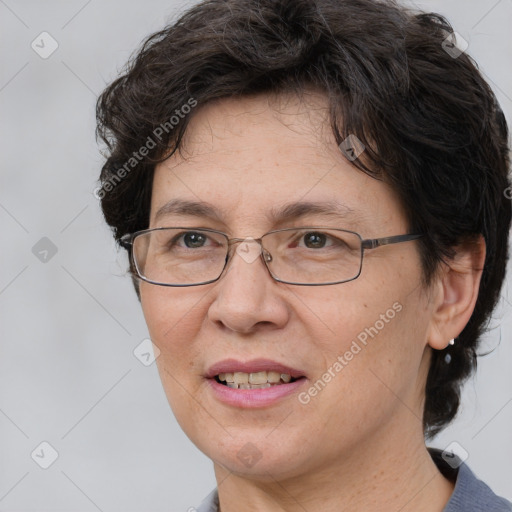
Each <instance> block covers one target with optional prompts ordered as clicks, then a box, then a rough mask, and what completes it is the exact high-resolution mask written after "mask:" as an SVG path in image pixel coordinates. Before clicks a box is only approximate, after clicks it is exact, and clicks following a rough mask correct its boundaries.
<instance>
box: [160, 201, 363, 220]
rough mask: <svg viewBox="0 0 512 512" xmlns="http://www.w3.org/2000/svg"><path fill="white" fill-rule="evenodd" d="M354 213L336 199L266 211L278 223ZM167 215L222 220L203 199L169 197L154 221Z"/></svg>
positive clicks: (336, 216) (301, 202)
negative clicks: (314, 215)
mask: <svg viewBox="0 0 512 512" xmlns="http://www.w3.org/2000/svg"><path fill="white" fill-rule="evenodd" d="M353 213H354V210H353V209H352V208H349V207H348V206H347V205H345V204H342V203H340V202H338V201H322V202H309V201H298V202H294V203H287V204H285V205H283V206H280V207H273V208H271V210H270V212H269V213H267V219H268V220H269V221H270V222H273V223H276V224H279V223H283V222H286V221H290V220H296V219H299V218H301V217H305V216H306V215H312V214H316V215H323V216H326V217H332V218H335V219H340V218H346V217H349V216H351V215H352V214H353ZM169 215H182V216H190V217H203V218H204V217H209V218H211V219H215V220H218V221H222V217H223V215H222V212H221V211H219V210H218V209H217V208H216V207H214V206H213V205H211V204H210V203H207V202H204V201H190V200H184V199H171V200H170V201H168V202H167V203H165V204H164V205H163V206H162V207H161V208H159V209H158V211H157V212H156V214H155V221H157V220H159V219H160V218H162V217H166V216H169Z"/></svg>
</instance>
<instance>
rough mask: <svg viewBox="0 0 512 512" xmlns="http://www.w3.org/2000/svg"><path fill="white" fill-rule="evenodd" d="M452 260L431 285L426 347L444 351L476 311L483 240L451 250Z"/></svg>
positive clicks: (481, 269) (473, 239) (476, 240)
mask: <svg viewBox="0 0 512 512" xmlns="http://www.w3.org/2000/svg"><path fill="white" fill-rule="evenodd" d="M454 249H455V251H456V253H455V256H454V257H453V258H452V259H451V260H449V261H447V262H445V263H443V264H442V266H441V268H440V270H439V273H438V276H437V278H436V280H435V283H433V287H432V291H433V311H432V318H431V320H430V325H429V330H428V338H427V340H428V344H429V345H430V347H432V348H433V349H436V350H442V349H444V348H446V347H447V345H448V344H449V342H450V340H451V339H452V338H456V337H457V336H458V335H459V334H460V333H461V331H462V330H463V329H464V327H465V326H466V324H467V323H468V322H469V319H470V318H471V315H472V314H473V310H474V309H475V304H476V299H477V297H478V290H479V288H480V279H481V277H482V271H483V267H484V262H485V240H484V238H483V236H482V235H478V236H475V237H473V238H471V239H469V240H467V241H465V242H463V243H461V244H460V245H458V246H457V247H455V248H454Z"/></svg>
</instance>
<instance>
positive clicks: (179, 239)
mask: <svg viewBox="0 0 512 512" xmlns="http://www.w3.org/2000/svg"><path fill="white" fill-rule="evenodd" d="M207 241H208V237H207V236H206V235H205V234H204V233H199V232H197V231H187V232H185V233H180V234H179V235H176V236H175V237H174V238H173V240H172V244H173V245H174V244H178V245H180V246H185V247H186V248H187V249H197V248H199V247H204V246H205V245H206V243H207Z"/></svg>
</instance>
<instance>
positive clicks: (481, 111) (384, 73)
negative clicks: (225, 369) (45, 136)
mask: <svg viewBox="0 0 512 512" xmlns="http://www.w3.org/2000/svg"><path fill="white" fill-rule="evenodd" d="M452 32H453V29H452V27H451V26H450V24H449V23H448V21H446V19H444V18H443V17H441V16H439V15H437V14H433V13H421V12H412V11H409V10H406V9H405V8H403V7H400V6H399V5H398V4H396V3H395V2H392V1H375V0H208V1H205V2H202V3H200V4H198V5H197V6H195V7H193V8H192V9H191V10H189V11H188V12H186V13H185V14H184V15H183V16H182V17H181V18H180V19H178V21H176V22H175V23H173V24H172V25H170V26H168V27H166V28H165V29H164V30H162V31H160V32H158V33H156V34H153V35H152V36H150V37H149V38H148V39H147V40H146V41H145V42H144V44H143V45H142V48H141V49H140V51H139V52H138V53H137V54H136V55H135V57H134V58H133V59H132V60H131V61H130V62H129V63H128V66H127V68H126V70H125V71H124V73H123V74H122V76H121V77H120V78H118V79H117V80H116V81H114V82H113V83H112V84H111V85H110V86H109V87H108V88H107V89H106V90H105V91H104V92H103V94H102V95H101V97H100V98H99V100H98V104H97V120H98V135H99V137H100V138H101V139H102V140H103V141H104V142H105V143H106V145H107V152H108V158H107V161H106V163H105V165H104V166H103V168H102V171H101V177H100V179H101V183H102V188H101V189H100V194H99V195H100V198H101V206H102V209H103V213H104V216H105V219H106V221H107V223H108V224H109V225H110V226H111V227H112V229H113V232H114V236H115V238H116V240H119V238H120V237H121V236H123V235H124V234H126V233H132V232H134V231H137V230H140V229H144V228H147V227H148V224H149V209H150V200H151V187H152V177H153V171H154V167H155V164H156V163H157V162H159V161H162V160H163V159H165V158H166V157H168V156H169V155H170V154H172V153H173V152H174V151H176V150H177V149H179V148H180V144H181V140H182V137H183V135H184V133H185V130H186V128H187V124H188V121H189V119H190V116H191V115H193V112H189V113H187V109H186V108H184V106H185V105H188V106H190V107H194V109H198V108H200V107H201V106H202V105H204V104H206V103H208V102H210V101H212V100H213V99H215V98H222V97H236V96H241V95H247V94H258V93H279V92H296V93H298V94H300V93H301V91H304V90H305V88H306V87H313V88H315V89H319V90H321V91H324V92H325V94H326V97H327V98H328V101H329V105H330V122H331V126H332V130H333V133H334V134H335V136H336V140H337V141H338V143H341V142H342V141H343V140H344V139H345V138H346V137H347V136H348V135H349V134H354V135H356V136H357V137H358V138H359V139H360V140H361V141H362V142H363V143H364V144H365V146H366V148H367V150H366V151H365V161H364V163H363V162H362V161H361V160H356V161H355V162H354V164H355V165H356V166H357V167H358V168H359V169H360V170H361V171H362V172H366V173H368V174H370V175H371V176H373V177H375V178H376V179H383V180H385V181H386V182H388V183H390V184H391V186H392V187H393V189H394V190H395V192H396V193H397V194H398V196H399V198H400V200H401V202H402V204H403V206H404V208H405V211H406V213H407V216H408V220H409V224H410V229H411V231H414V232H422V233H425V234H426V236H424V237H423V238H422V239H421V240H419V241H418V244H419V247H420V251H421V258H422V264H423V275H424V281H425V284H426V285H428V284H429V283H430V282H431V280H432V278H433V276H434V275H435V271H436V269H437V268H438V266H439V263H440V262H441V261H443V260H446V259H448V258H450V256H453V247H455V246H456V245H457V244H458V243H460V242H461V241H463V240H466V239H468V238H470V237H472V236H474V235H475V234H482V235H483V237H484V239H485V242H486V248H487V255H486V261H485V268H484V271H483V276H482V282H481V286H480V291H479V295H478V300H477V303H476V307H475V310H474V312H473V315H472V317H471V319H470V321H469V323H468V324H467V326H466V327H465V329H464V330H463V331H462V333H461V334H460V336H459V337H458V339H457V342H456V343H455V345H454V346H450V347H449V348H448V349H447V350H443V351H435V350H434V351H433V353H432V360H431V367H430V371H429V375H428V379H427V384H426V401H425V410H424V429H425V434H426V435H427V436H433V435H434V434H436V433H437V432H438V431H439V430H441V429H442V428H443V427H444V426H445V425H446V424H448V423H449V422H450V421H451V420H452V419H453V418H454V416H455V414H456V412H457V410H458V407H459V402H460V388H461V384H462V382H463V381H464V380H465V379H466V378H467V377H468V376H469V375H470V374H471V372H472V371H473V370H474V368H475V366H476V348H477V345H478V342H479V339H480V337H481V334H482V333H483V331H484V330H485V328H486V327H487V324H488V321H489V319H490V315H491V313H492V310H493V309H494V307H495V305H496V303H497V300H498V298H499V293H500V288H501V286H502V282H503V279H504V276H505V269H506V262H507V258H508V232H509V228H510V219H511V203H510V200H509V199H508V198H507V197H506V196H507V195H508V194H507V193H506V191H507V190H508V191H510V190H511V189H509V188H508V187H509V181H508V169H509V152H508V151H509V150H508V142H507V139H508V131H507V125H506V122H505V118H504V116H503V113H502V111H501V110H500V108H499V106H498V104H497V101H496V98H495V96H494V94H493V93H492V91H491V89H490V87H489V85H488V84H487V83H486V82H485V80H484V79H483V78H482V76H481V75H480V73H479V72H478V70H477V68H476V66H475V64H474V63H473V61H472V60H471V58H470V57H469V56H468V55H467V54H466V53H462V54H460V55H457V53H454V52H453V49H454V47H453V45H450V44H449V43H450V39H447V37H449V36H450V34H451V33H452ZM450 48H451V49H452V51H450ZM455 50H456V48H455ZM458 53H460V52H458ZM190 110H191V109H189V111H190ZM143 148H145V149H143ZM141 154H142V155H141ZM123 169H124V170H123ZM107 185H108V186H107ZM135 282H136V281H135ZM447 355H449V359H448V358H447V357H446V356H447ZM448 360H450V362H449V363H448V362H447V361H448Z"/></svg>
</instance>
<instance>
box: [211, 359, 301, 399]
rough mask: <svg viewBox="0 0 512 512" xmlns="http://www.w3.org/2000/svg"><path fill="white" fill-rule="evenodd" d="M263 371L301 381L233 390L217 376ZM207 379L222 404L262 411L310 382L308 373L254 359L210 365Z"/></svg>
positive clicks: (225, 361) (275, 362)
mask: <svg viewBox="0 0 512 512" xmlns="http://www.w3.org/2000/svg"><path fill="white" fill-rule="evenodd" d="M259 371H275V372H279V373H287V374H288V375H290V376H291V377H293V378H294V379H297V380H294V381H293V382H289V383H288V384H279V385H278V386H271V387H269V388H261V389H233V388H230V387H228V386H225V385H224V384H220V383H219V382H217V381H216V380H215V376H217V375H218V374H219V373H234V372H244V373H255V372H259ZM205 377H206V378H207V379H208V384H209V386H210V389H211V390H212V392H213V394H214V395H215V397H216V398H217V399H218V400H219V401H221V402H223V403H224V404H226V405H231V406H233V407H238V408H258V407H260V408H261V407H267V406H270V405H273V404H275V403H276V402H278V401H279V400H282V399H284V398H286V397H289V396H290V395H293V394H294V393H296V392H297V390H298V389H299V388H300V387H302V386H303V385H304V384H305V382H306V381H307V378H306V376H305V375H304V372H302V371H301V370H299V369H296V368H291V367H289V366H286V365H283V364H281V363H278V362H277V361H272V360H270V359H253V360H251V361H246V362H242V361H237V360H235V359H225V360H223V361H219V362H218V363H215V364H213V365H212V366H210V368H209V369H208V371H207V373H206V375H205Z"/></svg>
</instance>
